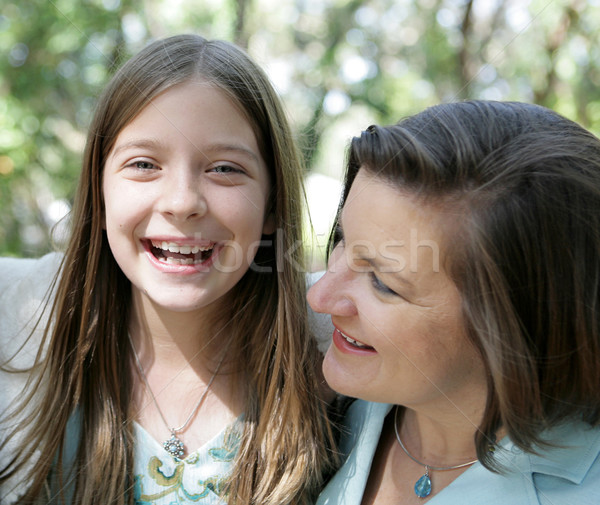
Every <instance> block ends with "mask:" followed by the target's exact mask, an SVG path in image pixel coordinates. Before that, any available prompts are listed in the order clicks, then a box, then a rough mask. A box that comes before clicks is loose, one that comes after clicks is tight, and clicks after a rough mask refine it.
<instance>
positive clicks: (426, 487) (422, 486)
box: [415, 466, 431, 498]
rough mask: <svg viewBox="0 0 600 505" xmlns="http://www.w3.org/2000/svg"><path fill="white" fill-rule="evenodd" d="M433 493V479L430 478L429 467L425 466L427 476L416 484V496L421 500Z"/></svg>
mask: <svg viewBox="0 0 600 505" xmlns="http://www.w3.org/2000/svg"><path fill="white" fill-rule="evenodd" d="M430 493H431V479H430V478H429V467H428V466H425V475H423V476H422V477H421V478H420V479H419V480H418V481H417V482H416V483H415V494H416V495H417V496H418V497H419V498H425V497H427V496H429V494H430Z"/></svg>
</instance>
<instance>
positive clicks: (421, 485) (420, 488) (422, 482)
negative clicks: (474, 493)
mask: <svg viewBox="0 0 600 505" xmlns="http://www.w3.org/2000/svg"><path fill="white" fill-rule="evenodd" d="M398 410H399V407H398V406H397V405H396V412H395V413H394V431H395V432H396V440H398V443H399V444H400V447H402V450H403V451H404V452H405V453H406V455H407V456H408V457H409V458H410V459H412V460H413V461H414V462H415V463H418V464H419V465H421V466H424V467H425V474H424V475H423V476H422V477H420V478H419V479H418V480H417V482H415V494H416V495H417V496H418V497H419V498H425V497H427V496H429V495H430V493H431V478H430V477H429V471H430V470H435V471H438V472H439V471H444V470H456V469H457V468H464V467H465V466H469V465H472V464H473V463H477V461H478V460H477V459H474V460H473V461H469V462H468V463H463V464H462V465H454V466H430V465H426V464H425V463H422V462H421V461H419V460H418V459H417V458H415V457H414V456H413V455H412V454H411V453H410V452H408V450H407V449H406V447H404V444H403V443H402V440H401V439H400V434H399V433H398Z"/></svg>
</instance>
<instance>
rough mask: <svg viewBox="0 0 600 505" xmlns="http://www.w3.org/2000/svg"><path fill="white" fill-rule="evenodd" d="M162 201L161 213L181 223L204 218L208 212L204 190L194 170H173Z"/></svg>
mask: <svg viewBox="0 0 600 505" xmlns="http://www.w3.org/2000/svg"><path fill="white" fill-rule="evenodd" d="M169 175H170V177H169V178H168V181H166V184H165V187H164V189H163V194H162V197H161V201H160V211H161V212H162V213H163V214H166V215H168V216H170V217H172V218H175V219H177V220H180V221H186V220H188V219H194V218H198V217H202V216H204V215H205V214H206V212H207V210H208V205H207V202H206V199H205V197H204V191H203V190H204V188H203V187H202V186H203V184H202V182H201V180H200V177H199V176H198V175H197V174H195V171H194V170H193V168H178V169H175V170H172V171H171V173H170V174H169Z"/></svg>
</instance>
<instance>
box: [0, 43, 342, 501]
mask: <svg viewBox="0 0 600 505" xmlns="http://www.w3.org/2000/svg"><path fill="white" fill-rule="evenodd" d="M301 174H302V170H301V166H300V163H299V161H298V156H297V154H296V150H295V147H294V144H293V142H292V138H291V134H290V130H289V127H288V124H287V122H286V119H285V116H284V113H283V112H282V108H281V105H280V103H279V101H278V98H277V97H276V95H275V93H274V91H273V89H272V87H271V85H270V84H269V82H268V80H267V79H266V77H265V76H264V74H263V72H262V71H261V70H260V69H259V68H257V67H256V65H255V64H254V63H252V62H251V61H250V60H249V59H248V57H247V55H246V54H245V53H243V52H242V51H241V50H240V49H238V48H236V47H234V46H233V45H231V44H228V43H225V42H220V41H206V40H205V39H203V38H201V37H199V36H192V35H184V36H177V37H172V38H169V39H166V40H161V41H157V42H155V43H153V44H151V45H149V46H148V47H147V48H145V49H144V50H143V51H141V52H140V53H139V54H138V55H137V56H135V57H134V58H133V59H131V60H130V61H128V62H127V63H126V64H125V65H124V66H123V67H122V68H121V69H120V70H119V71H118V72H117V74H116V75H115V77H114V78H113V79H112V81H111V82H110V83H109V85H108V87H107V89H106V90H105V92H104V94H103V96H102V97H101V98H100V101H99V104H98V107H97V111H96V114H95V117H94V119H93V121H92V125H91V128H90V132H89V136H88V142H87V147H86V151H85V155H84V165H83V171H82V175H81V180H80V183H79V188H78V191H77V196H76V203H75V208H74V211H73V216H72V226H73V231H72V237H71V240H70V243H69V246H68V249H67V251H66V254H65V255H64V258H63V259H62V263H61V266H60V270H59V274H58V277H57V280H56V286H55V293H53V294H52V298H53V300H54V301H53V303H52V304H51V306H50V304H49V313H48V314H47V315H46V317H48V318H49V321H50V324H48V325H47V327H45V329H44V330H43V332H42V331H41V330H36V326H35V325H34V327H33V328H30V330H31V331H30V333H31V337H30V338H29V339H28V341H27V342H26V344H23V345H22V342H21V340H22V338H21V337H22V335H23V334H24V332H22V331H21V332H17V331H16V329H15V326H16V323H17V322H19V321H22V320H23V319H24V317H25V315H24V314H25V313H27V314H30V313H31V312H34V311H35V307H30V305H31V303H32V302H31V300H35V299H36V298H40V297H42V294H43V292H45V290H46V288H47V285H48V283H47V281H45V280H44V277H48V273H47V272H48V270H50V271H53V269H54V268H55V267H54V266H53V263H54V262H55V261H57V259H56V255H54V256H49V257H47V258H44V259H42V260H39V261H33V260H8V261H5V268H4V269H3V271H2V272H1V273H0V279H2V280H3V281H2V284H3V285H2V287H3V288H4V290H3V291H4V297H3V301H4V302H6V303H5V304H4V305H3V306H4V308H5V313H4V314H2V316H0V321H2V322H1V323H0V337H2V346H4V349H5V351H4V352H3V354H4V355H3V356H2V362H3V363H5V366H4V372H5V373H4V374H3V377H2V381H3V382H4V383H5V384H7V385H10V386H11V387H10V388H7V391H6V392H5V393H2V394H3V395H4V398H2V404H0V408H3V407H6V406H7V405H10V406H11V407H13V406H14V405H15V404H16V408H14V409H10V412H11V415H10V417H5V419H4V425H3V426H2V430H3V434H2V442H1V445H0V450H1V452H0V454H1V455H2V460H1V467H0V484H1V486H0V501H2V502H3V503H4V502H5V501H6V502H10V501H12V500H16V501H18V502H19V503H31V502H40V503H86V504H94V503H98V504H106V503H121V504H125V503H140V504H142V503H144V504H146V503H188V502H198V503H202V504H213V503H229V504H250V503H260V504H284V503H285V504H288V503H309V502H310V501H311V500H312V498H313V497H314V495H315V493H316V491H318V488H319V487H320V485H321V483H322V482H323V479H324V476H325V475H326V474H327V472H328V471H329V470H330V469H331V466H332V461H333V457H332V454H333V452H332V451H330V450H329V449H330V447H331V440H332V438H331V432H330V429H329V425H328V422H327V417H326V410H327V406H326V403H325V402H324V401H323V400H322V398H321V395H320V392H319V391H320V381H319V379H318V376H317V374H316V372H315V369H316V367H315V364H316V363H317V362H318V354H317V350H316V345H315V341H314V340H313V339H312V338H310V337H309V329H308V327H307V322H306V306H305V301H304V293H305V276H304V274H303V273H302V272H301V271H300V269H299V268H298V265H300V264H301V262H302V261H301V256H302V252H301V248H298V247H297V245H298V243H300V242H299V241H300V237H301V232H302V220H301V202H302V193H301ZM38 316H39V314H37V316H36V317H38ZM43 325H44V323H43V322H41V323H39V324H38V326H37V328H39V327H41V326H43ZM38 333H43V335H42V337H41V342H39V341H36V336H39V335H38ZM15 335H17V338H16V339H15ZM19 339H21V340H19ZM8 343H11V344H14V345H13V346H12V347H11V346H8ZM5 344H6V345H5ZM15 347H16V348H17V351H15V352H13V351H14V348H15ZM32 349H34V351H33V352H34V355H35V353H37V355H35V359H33V360H32V361H33V366H31V367H29V369H28V373H27V374H26V375H24V373H9V372H11V371H12V372H14V371H15V370H14V369H16V368H18V367H22V365H23V363H24V362H27V356H29V355H31V352H32ZM38 349H39V350H38ZM15 354H16V357H14V358H13V359H12V360H11V357H13V356H14V355H15ZM23 377H27V379H23ZM19 380H21V381H25V380H26V387H25V388H24V390H23V391H20V390H19V387H18V386H15V384H17V383H18V381H19ZM11 391H12V393H11ZM16 391H19V392H18V393H17V392H16ZM24 474H26V475H27V478H26V479H23V478H22V476H23V475H24Z"/></svg>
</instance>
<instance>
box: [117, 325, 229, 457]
mask: <svg viewBox="0 0 600 505" xmlns="http://www.w3.org/2000/svg"><path fill="white" fill-rule="evenodd" d="M127 336H128V337H129V343H130V344H131V348H132V349H133V355H134V356H135V361H136V363H137V367H138V369H139V371H140V375H141V377H142V380H143V381H144V384H145V386H146V388H147V389H148V392H149V393H150V396H151V397H152V401H153V402H154V405H155V406H156V410H157V411H158V413H159V414H160V418H161V419H162V421H163V423H164V424H165V426H166V428H167V430H169V431H170V433H171V438H168V439H167V440H165V441H164V442H163V447H164V448H165V451H167V452H168V453H169V454H170V455H171V456H173V457H174V458H177V459H181V458H182V457H183V456H184V455H185V451H186V449H185V445H184V444H183V442H182V441H181V439H179V438H178V437H177V433H178V432H180V431H183V430H185V429H186V427H187V425H188V423H189V422H190V421H191V420H192V418H193V417H194V415H195V414H196V412H198V409H199V408H200V405H201V404H202V402H203V401H204V399H205V398H206V395H207V394H208V390H209V389H210V386H211V385H212V383H213V381H214V380H215V377H216V376H217V374H218V373H219V368H221V363H223V359H224V358H225V354H223V357H222V358H221V360H220V361H219V363H218V364H217V368H216V369H215V372H214V373H213V374H212V377H211V378H210V380H209V381H208V384H207V385H206V389H205V390H204V392H203V393H202V396H200V399H199V400H198V402H197V403H196V405H195V406H194V408H193V409H192V411H191V412H190V415H189V416H188V417H187V419H186V420H185V422H184V423H183V424H182V425H181V426H180V427H179V428H171V427H169V423H167V420H166V419H165V416H164V415H163V413H162V410H160V407H159V406H158V402H157V401H156V397H155V396H154V393H153V392H152V389H151V388H150V384H149V383H148V379H147V378H146V374H145V373H144V369H143V368H142V363H141V362H140V358H139V357H138V355H137V352H136V350H135V346H134V345H133V340H131V335H129V334H127Z"/></svg>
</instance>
